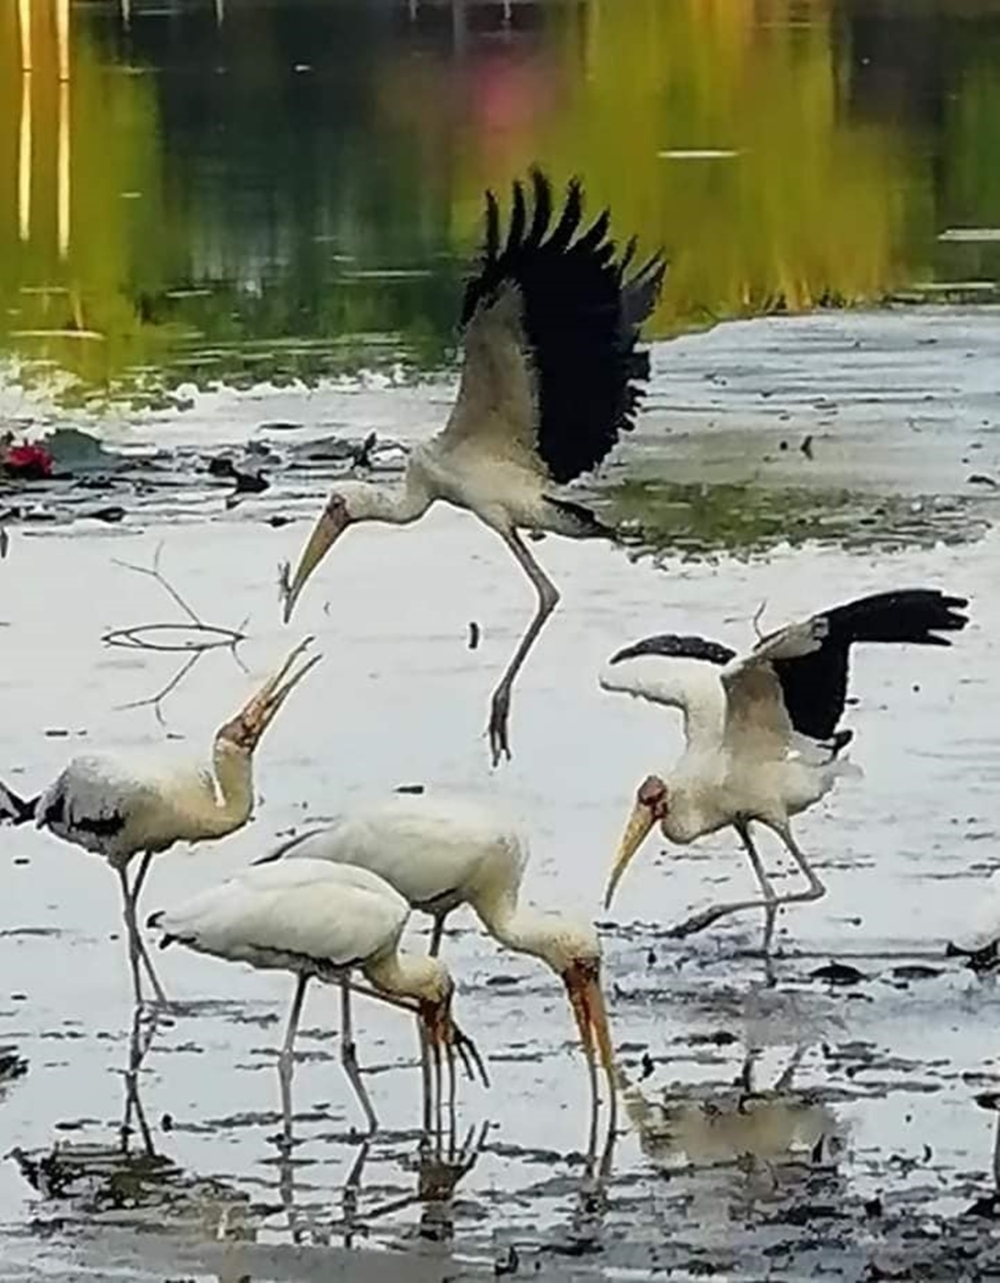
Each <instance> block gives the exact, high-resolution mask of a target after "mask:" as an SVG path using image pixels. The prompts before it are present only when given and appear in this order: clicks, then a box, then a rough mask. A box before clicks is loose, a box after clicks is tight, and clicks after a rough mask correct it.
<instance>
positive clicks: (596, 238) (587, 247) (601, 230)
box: [574, 209, 614, 257]
mask: <svg viewBox="0 0 1000 1283" xmlns="http://www.w3.org/2000/svg"><path fill="white" fill-rule="evenodd" d="M610 226H611V210H610V209H603V210H602V211H601V212H600V214H598V216H597V217H596V218H595V219H594V221H593V223H592V224H591V226H590V227H588V228H587V230H586V231H585V232H584V233H583V235H582V236H581V237H580V238H579V240H578V241H577V242H576V245H575V247H574V248H576V249H578V250H583V251H585V252H586V253H593V252H594V251H595V250H596V249H597V248H598V246H599V245H600V244H601V242H602V241H603V240H604V238H605V236H607V234H608V228H609V227H610ZM609 248H610V252H611V254H613V253H614V246H613V245H612V246H610V247H609ZM608 257H610V254H609V255H608Z"/></svg>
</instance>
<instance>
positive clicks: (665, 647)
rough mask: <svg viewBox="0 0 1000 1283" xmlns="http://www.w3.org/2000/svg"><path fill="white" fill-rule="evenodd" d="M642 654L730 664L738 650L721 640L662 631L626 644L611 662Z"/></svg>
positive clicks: (634, 657) (614, 662) (615, 662)
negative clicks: (629, 644)
mask: <svg viewBox="0 0 1000 1283" xmlns="http://www.w3.org/2000/svg"><path fill="white" fill-rule="evenodd" d="M640 655H666V656H667V657H668V658H670V659H704V660H707V662H708V663H710V664H718V665H720V666H721V665H723V664H728V663H729V661H730V660H731V659H735V658H736V651H735V650H730V649H729V647H728V646H723V645H722V643H721V642H717V641H709V640H708V639H707V638H705V637H692V636H686V637H682V636H679V635H678V634H676V633H661V634H659V635H658V636H656V637H644V638H643V639H642V641H637V642H634V643H633V644H632V645H631V646H626V647H625V648H624V650H620V651H618V653H617V654H616V655H612V656H611V659H610V660H609V663H612V664H617V663H619V662H620V661H621V660H623V659H636V658H638V656H640Z"/></svg>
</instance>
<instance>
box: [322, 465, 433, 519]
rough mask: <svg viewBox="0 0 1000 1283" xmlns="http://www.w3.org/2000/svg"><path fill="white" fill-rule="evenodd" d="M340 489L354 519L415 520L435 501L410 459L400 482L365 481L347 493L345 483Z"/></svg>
mask: <svg viewBox="0 0 1000 1283" xmlns="http://www.w3.org/2000/svg"><path fill="white" fill-rule="evenodd" d="M343 491H344V492H345V497H346V500H347V508H348V511H349V512H350V514H351V519H352V520H353V521H386V522H389V524H390V525H394V526H405V525H409V523H410V522H411V521H416V520H417V519H418V518H419V517H422V516H423V515H424V513H425V512H426V511H427V509H428V508H429V507H430V506H431V504H432V503H433V501H434V495H433V494H432V493H431V490H430V487H429V486H428V484H427V481H426V479H425V477H424V475H423V472H422V470H421V469H420V468H419V467H416V466H414V464H413V462H412V461H411V462H410V463H409V464H408V465H407V468H406V472H405V474H404V476H403V482H402V485H399V486H380V485H375V484H374V483H373V482H368V481H366V482H359V483H357V484H356V485H354V486H352V487H351V490H350V493H346V492H347V487H346V486H344V487H343Z"/></svg>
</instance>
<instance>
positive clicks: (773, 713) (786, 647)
mask: <svg viewBox="0 0 1000 1283" xmlns="http://www.w3.org/2000/svg"><path fill="white" fill-rule="evenodd" d="M824 627H825V625H823V624H822V623H821V622H819V621H817V620H808V621H807V622H806V623H804V624H792V625H791V626H790V627H788V628H783V629H781V631H780V632H777V633H773V634H772V635H771V636H770V637H765V638H764V640H763V641H761V642H760V643H758V645H757V646H755V647H754V649H753V650H752V651H751V652H750V654H749V655H746V656H743V657H742V658H740V659H735V660H733V661H732V662H731V663H729V664H727V665H726V667H725V669H724V670H723V672H722V685H723V687H724V688H725V692H726V730H725V739H726V743H727V745H728V747H729V748H730V749H732V750H733V751H734V752H736V753H742V754H747V755H752V756H754V757H758V758H763V757H771V758H773V757H783V756H784V755H785V753H786V752H787V751H788V749H789V748H790V747H791V745H792V743H793V740H794V736H795V727H794V725H793V723H792V720H791V718H790V717H789V715H788V708H787V707H786V704H785V696H784V691H783V690H782V687H781V682H780V681H779V679H778V674H777V667H778V664H779V663H781V662H785V663H788V662H792V661H795V660H798V659H800V658H802V657H803V656H807V655H811V654H813V653H814V652H815V651H816V650H817V648H818V647H819V646H821V645H822V638H823V636H824Z"/></svg>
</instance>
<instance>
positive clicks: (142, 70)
mask: <svg viewBox="0 0 1000 1283" xmlns="http://www.w3.org/2000/svg"><path fill="white" fill-rule="evenodd" d="M66 3H67V0H18V3H12V2H9V0H8V2H7V3H4V2H3V0H0V353H3V352H7V353H13V354H15V355H16V356H17V357H19V358H22V359H23V361H24V362H26V364H25V365H24V366H23V367H22V368H23V369H24V370H25V375H24V377H32V376H33V374H34V373H36V372H41V374H42V375H43V376H44V375H46V373H47V372H48V371H51V370H52V369H53V368H54V369H55V370H57V371H60V372H64V373H68V374H69V375H71V376H75V377H76V378H77V379H78V380H79V384H80V389H81V392H80V394H81V395H83V394H84V392H93V391H94V390H95V389H96V390H102V389H103V390H107V391H108V392H109V393H111V394H115V395H116V394H117V393H118V391H120V390H125V387H124V385H128V390H129V391H132V390H133V389H134V387H135V385H136V382H137V380H138V379H145V378H146V377H147V376H150V377H151V379H152V381H153V382H154V383H155V382H156V380H157V379H160V380H162V381H163V382H165V383H167V384H169V383H170V382H171V381H173V382H177V381H179V380H181V379H182V378H183V379H185V380H187V379H188V378H193V377H195V375H194V374H192V372H191V371H192V367H193V366H197V371H198V372H197V377H198V378H199V379H204V380H207V379H211V378H227V379H232V378H233V377H234V373H235V372H236V371H237V370H238V367H239V364H240V361H241V359H242V356H241V355H240V352H241V351H242V348H243V347H245V346H246V345H248V344H256V345H257V348H256V349H255V351H254V352H253V353H252V354H251V356H252V360H250V358H248V361H250V364H249V365H247V366H245V367H244V368H243V369H242V375H243V376H245V377H247V378H248V379H249V380H250V381H253V380H258V381H259V379H260V378H262V377H265V375H266V373H267V361H269V360H270V359H271V357H272V353H271V349H270V347H269V345H272V346H273V347H274V348H275V349H276V348H277V346H278V345H279V344H280V343H292V342H293V341H294V340H297V339H309V340H310V341H311V340H313V339H316V340H317V341H318V342H317V347H321V346H322V345H323V344H324V343H327V344H328V346H330V347H332V345H333V344H335V343H337V342H339V341H340V340H341V339H343V338H348V337H351V335H350V333H349V331H352V330H353V331H362V330H363V331H365V332H366V333H368V334H383V335H384V334H387V333H388V334H390V335H393V336H394V335H396V334H400V335H401V337H402V340H403V343H402V346H403V349H404V351H407V352H408V354H409V355H411V356H413V355H414V353H416V352H419V358H415V359H423V360H425V361H435V360H438V359H440V356H441V353H442V352H443V351H444V349H445V346H446V344H447V342H448V339H449V337H450V332H449V330H448V327H449V326H450V325H451V324H452V321H453V317H454V311H453V304H452V296H453V295H455V296H456V301H457V293H458V281H457V272H456V268H455V263H454V259H453V258H452V259H451V260H449V258H448V252H449V250H450V251H451V252H452V254H453V256H460V257H464V256H466V255H467V254H468V253H469V252H470V251H472V250H473V249H474V248H475V245H476V242H477V241H478V238H479V236H480V233H481V228H482V190H483V187H484V186H491V187H493V188H494V189H496V190H498V191H499V192H501V193H502V194H503V195H504V196H506V194H507V193H508V192H509V184H510V181H511V179H512V178H514V177H515V176H517V175H519V174H523V173H524V172H525V170H526V168H527V167H528V166H529V165H530V164H532V163H536V162H537V163H540V164H542V165H543V166H544V167H545V168H546V169H548V170H549V172H550V173H551V174H552V176H553V178H554V180H555V181H556V182H557V183H559V184H562V183H563V182H564V181H565V180H566V179H567V178H569V176H570V175H571V174H578V175H580V176H581V177H582V178H583V179H584V182H585V185H586V190H587V200H588V209H589V210H590V211H591V212H592V213H594V214H596V212H597V211H598V210H599V209H600V208H601V207H602V206H603V205H605V204H608V205H610V206H611V208H612V210H613V213H614V227H615V229H616V231H617V232H618V234H619V235H620V236H621V237H622V238H623V239H624V238H625V237H627V236H629V235H631V234H632V232H635V233H637V234H638V236H639V240H640V250H641V251H642V250H645V251H647V252H652V251H653V250H656V249H658V248H661V247H662V248H663V249H664V250H665V252H666V254H667V256H668V258H669V260H670V272H669V275H668V278H667V284H666V288H665V290H664V294H663V297H662V300H661V303H660V306H659V309H658V311H657V314H656V316H655V318H654V320H653V323H652V326H651V330H652V332H653V333H654V334H660V335H665V334H670V333H674V332H677V331H678V330H683V329H687V328H692V327H697V326H701V325H706V324H711V323H712V322H714V321H715V320H718V319H721V318H724V317H731V316H746V315H755V314H758V313H760V312H765V311H770V310H774V309H777V308H786V309H788V310H803V309H807V308H811V307H814V306H816V305H817V304H820V303H824V302H827V303H855V302H862V301H868V300H876V299H879V298H881V297H883V296H885V295H886V294H887V293H889V292H891V291H893V290H894V289H896V288H897V287H899V286H900V285H904V284H909V283H911V282H912V281H913V279H914V277H923V276H927V275H929V274H932V272H933V267H932V264H934V265H937V264H940V262H941V261H943V258H942V256H941V255H940V253H939V251H938V250H937V248H936V246H935V240H934V237H935V235H936V233H937V232H938V231H939V230H940V227H941V226H948V225H949V224H948V223H947V222H942V221H941V220H944V219H947V218H949V217H954V218H956V219H957V220H958V221H959V222H961V223H962V224H964V225H967V226H968V225H970V224H971V225H974V224H975V223H976V220H977V219H979V220H982V219H984V218H989V219H992V220H993V221H992V222H991V223H989V224H988V226H996V225H997V223H998V222H1000V178H998V177H997V175H998V174H1000V167H998V166H997V165H995V164H994V163H993V162H992V159H991V158H992V156H993V153H994V151H995V150H996V148H995V142H996V139H995V138H994V135H997V136H998V137H1000V126H997V125H996V124H995V123H994V122H996V121H997V120H1000V112H998V111H997V110H994V108H996V107H997V105H998V104H1000V72H998V71H997V67H1000V61H998V60H997V59H996V58H991V57H990V56H989V54H990V50H991V49H992V48H993V47H994V45H992V44H990V43H989V42H990V40H992V41H993V42H994V44H996V43H997V42H998V41H1000V25H996V24H995V25H994V26H992V27H991V26H988V25H984V26H983V27H982V28H978V27H977V28H976V29H975V35H976V39H975V40H970V39H969V37H968V35H967V34H962V33H960V32H959V31H958V28H957V26H956V25H955V22H952V25H951V26H948V27H947V30H948V32H949V33H950V35H949V43H948V49H947V51H946V53H947V57H946V56H945V53H942V55H941V81H942V85H943V86H945V87H946V88H947V89H948V92H947V94H946V95H944V97H945V102H944V106H943V107H942V110H941V116H942V119H941V121H939V122H936V123H935V124H934V125H933V126H932V127H931V128H930V129H928V130H927V131H926V132H927V136H925V137H923V138H921V137H920V136H919V130H920V129H921V128H922V126H921V125H920V124H919V122H917V123H916V124H915V123H914V122H913V121H912V120H908V119H907V118H906V116H905V114H902V115H893V114H891V113H883V114H882V115H874V116H873V115H872V114H871V113H870V112H869V114H868V115H867V117H866V116H865V115H864V114H863V113H862V112H861V111H858V110H855V109H853V108H852V106H851V103H850V96H851V92H852V81H853V79H854V78H856V76H857V74H858V60H857V57H856V56H854V55H852V52H851V50H850V47H849V44H848V39H849V35H848V36H845V30H848V31H849V28H850V24H849V22H848V20H847V17H845V13H846V11H845V9H844V5H843V0H614V2H612V0H558V2H556V0H553V3H551V4H546V5H543V6H535V7H534V8H535V9H536V10H537V21H536V26H535V28H534V29H533V31H532V34H530V35H525V34H523V32H522V33H521V34H518V33H517V30H513V31H505V30H500V29H497V30H495V31H492V32H490V33H489V34H488V35H485V36H484V34H483V32H482V24H483V21H484V20H485V19H484V18H483V14H484V13H485V12H486V10H485V9H483V8H482V7H481V6H480V7H477V6H476V5H475V4H473V3H472V0H469V2H468V3H466V4H465V5H464V6H458V7H456V9H455V11H454V12H455V15H456V23H458V22H459V21H460V20H461V21H466V22H468V24H469V26H470V30H469V31H467V32H466V33H465V35H464V36H463V37H462V38H461V39H459V38H458V37H457V36H455V35H453V33H452V28H451V27H450V26H447V25H446V28H445V32H444V34H442V27H441V23H440V15H441V14H444V13H445V11H444V9H442V8H441V7H440V6H432V5H429V4H428V5H423V4H422V5H418V6H412V7H411V9H410V12H414V13H415V15H419V14H425V15H426V13H428V12H430V11H431V10H434V9H436V10H437V12H438V22H437V26H436V28H435V27H434V23H433V22H428V25H427V26H425V27H424V28H421V27H420V24H419V21H418V17H417V16H414V18H413V20H412V22H410V23H409V24H408V23H407V21H406V19H405V16H404V9H403V7H402V6H400V8H399V12H398V14H397V15H396V17H397V21H396V23H395V25H392V24H390V23H389V22H387V21H380V22H379V23H373V21H372V20H371V19H370V18H369V19H367V20H366V21H367V25H365V23H363V22H361V20H360V15H361V13H362V9H361V8H360V7H359V8H358V10H357V15H358V17H357V23H356V25H352V23H354V18H353V17H352V18H351V19H350V21H349V20H348V19H345V18H344V17H343V15H342V14H341V12H340V7H339V6H335V5H330V4H329V3H328V2H327V0H297V3H296V4H295V5H289V4H287V3H285V0H256V2H255V3H254V4H253V5H249V4H248V5H243V6H236V7H235V8H232V7H231V8H230V10H229V11H227V12H225V20H224V22H223V21H222V18H223V5H222V3H221V0H217V3H216V4H215V7H214V18H215V21H213V8H212V6H210V5H209V4H208V3H207V0H205V2H204V3H202V0H197V3H195V2H194V0H191V3H187V4H185V3H182V2H181V0H178V3H177V5H176V6H172V7H171V9H170V21H169V24H167V23H165V22H164V21H161V20H155V21H154V18H153V17H152V16H151V15H150V14H144V12H143V8H142V7H141V6H140V7H138V8H137V9H136V10H135V12H134V13H132V15H131V24H130V27H129V24H128V23H125V22H124V20H123V18H122V12H124V13H125V15H128V12H129V10H128V6H123V7H121V8H119V7H116V6H113V5H112V6H104V7H102V6H100V5H98V4H96V3H95V4H74V5H72V6H71V7H70V8H68V9H67V8H66V7H65V6H66ZM928 3H931V4H932V7H934V6H935V5H940V6H943V7H940V8H937V7H935V8H934V12H935V14H936V15H937V16H938V18H939V19H940V21H941V22H942V23H943V24H945V26H947V22H946V19H947V20H948V21H951V19H950V18H949V17H948V15H949V14H952V11H951V10H949V9H948V6H947V4H946V0H933V3H932V0H928ZM531 7H532V6H530V5H525V6H523V8H524V9H528V8H531ZM973 7H975V6H974V5H973ZM491 9H492V11H493V12H494V20H495V21H499V20H498V19H496V12H497V11H498V6H496V5H493V6H491ZM517 9H518V6H515V7H514V17H513V18H512V22H511V27H512V28H513V29H516V28H517V24H518V19H517V18H516V12H517ZM22 12H30V13H31V21H30V24H29V28H28V30H27V31H26V33H25V34H28V35H30V49H29V47H28V46H27V45H25V46H23V48H22V45H21V43H20V42H19V38H18V37H19V31H20V30H21V27H20V24H19V21H18V18H19V14H21V13H22ZM365 12H367V11H365ZM67 13H68V14H69V15H70V19H71V23H72V25H71V29H70V31H69V40H68V42H67V41H65V40H61V39H60V35H61V31H60V23H61V22H62V21H63V20H64V17H65V15H66V14H67ZM354 13H355V11H354V10H353V9H352V10H351V14H352V15H353V14H354ZM977 14H978V10H977ZM60 15H62V16H60ZM338 15H340V16H339V17H338ZM462 15H464V17H463V16H462ZM475 15H478V16H475ZM952 16H953V15H952ZM161 18H162V15H161ZM206 18H207V22H206ZM977 20H978V19H977ZM533 21H535V20H533ZM886 21H888V19H886ZM955 21H957V20H955ZM338 22H339V23H340V24H341V25H340V26H338V25H337V23H338ZM984 22H985V19H984ZM199 24H201V25H199ZM217 24H221V25H217ZM331 24H332V25H331ZM126 28H128V29H126ZM890 28H891V23H890ZM206 30H210V31H211V32H212V35H211V37H209V36H208V35H206ZM981 33H982V34H983V36H984V39H983V41H982V42H980V44H979V49H978V51H977V48H976V44H977V41H978V37H979V35H980V34H981ZM959 36H961V38H960V39H959ZM99 40H103V43H98V42H99ZM345 41H354V42H355V44H352V46H351V50H352V59H351V61H350V63H349V64H348V63H345V60H344V59H343V58H342V57H341V56H340V55H339V54H338V53H337V52H336V51H337V50H339V49H341V48H342V47H343V46H344V42H345ZM210 42H214V43H210ZM959 46H961V48H959ZM292 47H295V48H297V49H298V50H303V49H306V50H309V49H315V65H313V63H310V62H307V63H304V64H297V63H296V62H295V58H296V57H297V56H298V55H297V54H293V53H291V52H290V50H291V49H292ZM206 50H209V53H208V54H206ZM956 50H958V52H956ZM122 51H125V52H122ZM136 51H140V52H136ZM25 57H27V58H28V61H30V63H31V66H32V70H31V71H30V72H22V70H21V66H22V61H23V60H24V59H25ZM901 65H902V71H901V72H900V77H901V79H902V80H903V81H907V78H908V77H909V76H910V73H911V68H910V67H909V64H907V63H905V62H904V63H903V64H901ZM165 68H166V69H165ZM914 79H915V83H916V81H919V76H915V77H914ZM907 83H908V81H907ZM931 133H933V135H934V136H933V138H932V139H930V142H931V143H932V144H933V146H936V147H938V148H939V149H940V154H939V156H938V157H937V159H938V160H940V158H941V157H943V158H944V160H945V162H946V163H944V164H939V165H938V168H937V170H935V157H934V156H933V154H932V149H931V147H930V146H928V140H929V135H930V134H931ZM942 176H943V177H942ZM939 189H940V190H939ZM168 197H169V198H168ZM949 202H950V205H949ZM939 205H940V208H939V207H938V206H939ZM938 223H940V225H937V224H938ZM947 252H948V253H950V254H951V257H950V258H949V259H948V260H947V261H948V262H951V263H954V264H955V265H956V270H957V271H958V272H963V271H964V272H966V273H968V272H970V270H971V271H979V272H981V273H982V275H984V276H986V277H989V278H990V279H995V278H998V277H1000V268H998V265H997V257H998V251H997V249H996V245H995V244H993V245H991V244H990V243H987V242H984V243H983V245H982V246H980V247H978V248H977V247H975V246H973V247H972V248H969V247H968V246H964V247H953V248H952V249H951V250H950V251H947ZM398 269H403V270H402V271H399V270H398ZM424 278H425V279H424ZM951 279H954V277H952V278H951ZM191 287H195V288H191ZM182 334H183V335H186V336H188V338H189V339H191V346H193V347H195V348H197V346H198V344H201V345H202V349H210V354H211V360H210V361H209V360H208V359H206V358H205V354H204V351H199V352H196V353H195V355H194V357H192V354H191V351H190V350H182V345H181V343H180V342H179V341H178V340H179V336H180V335H182ZM331 341H332V342H331ZM347 346H348V345H344V349H345V351H346V348H347ZM327 357H328V353H325V354H324V355H323V357H322V359H323V360H326V359H327ZM175 359H176V364H175V365H173V366H171V365H170V364H169V363H170V362H172V361H174V360H175ZM343 359H344V360H345V361H348V360H354V357H353V356H352V355H345V356H344V357H343ZM358 359H361V358H360V357H359V358H358ZM289 361H291V358H289ZM295 361H296V362H299V364H297V365H295V370H294V372H295V375H296V377H298V375H299V371H300V369H306V372H307V373H308V374H309V375H310V377H311V376H312V375H313V374H314V373H315V372H316V371H317V370H318V371H319V372H326V371H327V367H326V366H322V365H321V364H320V357H317V358H316V359H315V361H316V364H315V369H314V366H313V364H310V363H311V362H312V361H313V358H312V357H311V356H302V355H301V354H297V355H296V357H295ZM46 363H48V366H46ZM307 367H308V368H307ZM282 368H284V367H282ZM351 368H354V367H353V366H352V367H351ZM136 371H138V372H139V373H138V374H136Z"/></svg>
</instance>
